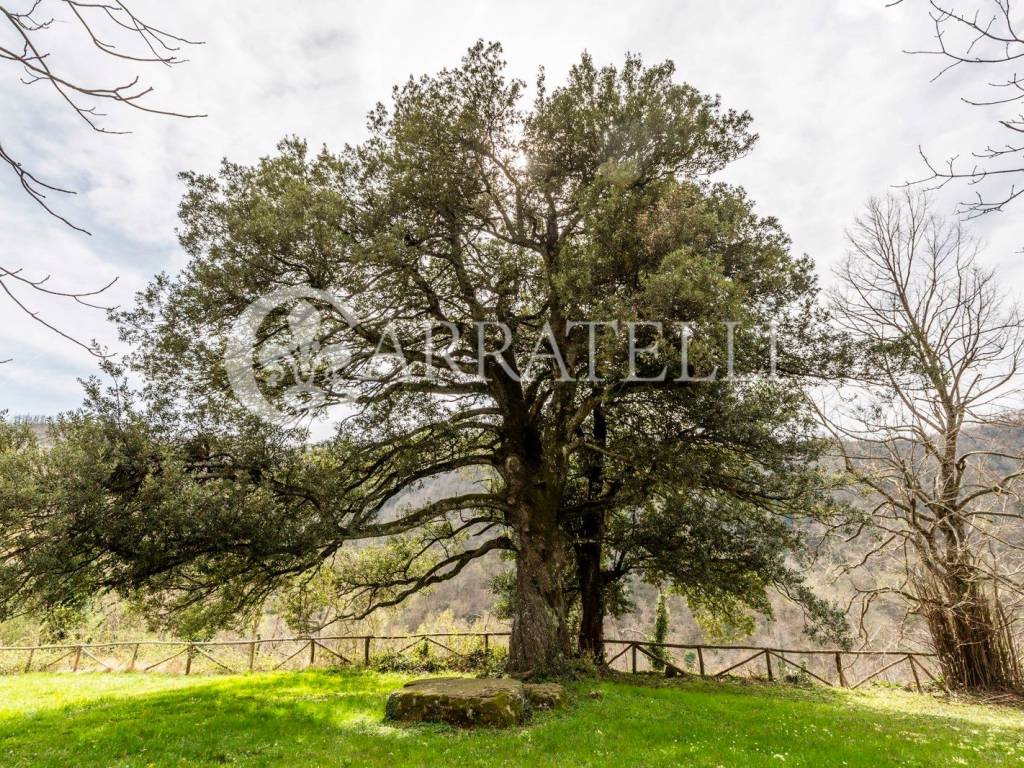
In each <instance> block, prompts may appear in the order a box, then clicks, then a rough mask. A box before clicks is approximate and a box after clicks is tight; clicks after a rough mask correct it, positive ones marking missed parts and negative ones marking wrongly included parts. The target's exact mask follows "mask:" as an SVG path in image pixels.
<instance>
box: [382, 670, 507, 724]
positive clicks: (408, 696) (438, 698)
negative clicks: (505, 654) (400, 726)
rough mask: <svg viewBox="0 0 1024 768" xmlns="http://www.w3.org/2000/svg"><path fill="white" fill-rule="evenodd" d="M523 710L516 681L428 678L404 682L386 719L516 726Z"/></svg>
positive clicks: (390, 699) (390, 701) (390, 702)
mask: <svg viewBox="0 0 1024 768" xmlns="http://www.w3.org/2000/svg"><path fill="white" fill-rule="evenodd" d="M525 711H526V692H525V690H524V689H523V684H522V683H521V682H520V681H518V680H506V679H499V678H465V677H458V678H432V679H427V680H413V681H412V682H411V683H406V685H405V687H404V688H400V689H398V690H397V691H395V692H394V693H392V694H391V695H390V696H388V702H387V708H386V712H387V717H388V719H389V720H399V721H404V722H421V721H425V722H435V723H437V722H440V723H451V724H452V725H462V726H470V725H487V726H496V727H507V726H511V725H518V724H519V723H521V722H522V720H523V713H524V712H525Z"/></svg>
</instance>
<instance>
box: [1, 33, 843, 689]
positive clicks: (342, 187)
mask: <svg viewBox="0 0 1024 768" xmlns="http://www.w3.org/2000/svg"><path fill="white" fill-rule="evenodd" d="M504 67H505V65H504V63H503V61H502V60H501V55H500V48H499V47H498V46H496V45H485V44H483V43H480V44H477V45H476V46H474V47H473V48H472V49H470V51H469V53H468V54H467V55H466V57H465V58H464V60H463V62H462V64H461V65H460V66H459V67H457V68H454V69H450V70H444V71H442V72H440V73H439V74H437V75H435V76H431V77H423V78H420V79H411V80H409V81H408V82H407V83H406V84H405V85H403V86H401V87H398V88H396V89H395V91H394V94H393V104H392V106H391V107H390V108H385V107H384V106H383V105H379V106H378V107H377V108H376V109H375V110H374V111H373V112H372V113H371V115H370V118H369V124H368V128H369V134H370V135H369V138H368V139H367V140H366V141H364V142H363V143H361V144H359V145H358V146H353V147H346V148H345V149H344V150H343V151H342V152H341V153H339V154H333V153H331V152H329V151H327V150H326V149H325V150H323V151H322V152H320V153H318V154H316V155H315V156H310V154H309V152H308V150H307V148H306V146H305V145H304V144H303V143H302V142H301V141H298V140H289V141H286V142H284V143H282V144H281V146H280V147H279V153H278V154H277V155H275V156H273V157H269V158H266V159H264V160H262V161H260V162H259V163H257V164H255V165H253V166H241V165H236V164H233V163H229V162H225V164H224V165H223V167H222V169H221V171H220V173H219V175H218V176H205V175H199V174H185V176H184V178H185V180H186V181H187V183H188V192H187V194H186V196H185V199H184V201H183V203H182V207H181V217H182V229H181V242H182V244H183V246H184V247H185V249H186V250H187V252H188V254H189V257H190V262H189V265H188V267H187V268H186V270H185V271H184V272H183V273H182V274H181V275H180V276H178V277H176V278H168V277H161V278H159V279H158V280H156V281H155V282H154V283H153V285H152V286H150V288H149V289H148V290H147V291H146V292H145V293H144V294H143V295H142V296H141V297H140V301H139V304H138V306H137V307H136V308H135V309H134V310H132V311H130V312H127V313H124V314H123V315H121V316H120V318H119V320H120V323H121V327H122V329H123V331H124V334H125V338H126V339H127V340H128V341H129V342H131V343H132V344H133V345H134V347H135V349H136V354H135V355H134V356H133V358H132V360H131V364H132V365H133V366H134V368H135V370H136V371H137V372H138V373H140V374H141V375H142V376H143V380H144V382H145V386H144V390H143V398H144V400H145V402H146V407H145V408H144V409H143V413H142V414H141V415H140V412H139V411H138V410H136V409H133V408H132V407H129V406H126V404H125V402H124V400H123V399H121V394H122V393H120V392H119V393H118V396H117V397H105V396H102V395H101V394H100V393H99V392H98V390H94V391H93V393H92V395H93V405H94V408H95V412H94V415H93V416H90V417H88V418H84V419H75V420H72V421H71V422H69V423H68V424H67V425H65V426H64V427H63V428H62V429H63V430H64V432H63V434H64V435H65V436H66V439H65V440H64V441H63V447H62V449H61V450H60V451H57V452H56V453H55V456H56V459H57V460H59V461H63V462H65V464H64V466H65V467H67V466H70V465H72V464H75V465H78V466H82V465H85V466H89V467H94V468H96V470H95V477H96V478H98V482H97V483H96V484H92V485H88V484H86V485H80V486H76V487H75V488H74V489H73V490H72V491H71V492H68V491H67V489H66V488H65V489H64V490H63V491H62V494H63V509H64V513H63V514H61V515H56V516H54V515H52V514H50V512H52V509H51V508H50V507H48V506H47V504H45V503H44V504H43V505H42V506H43V507H46V509H45V511H42V510H37V511H36V513H35V515H34V517H33V519H34V520H35V521H36V523H34V525H36V526H37V529H36V530H35V531H34V532H33V533H32V534H31V535H30V536H28V537H26V536H21V537H20V538H19V541H20V545H19V546H20V548H19V549H18V553H17V554H16V555H14V556H12V557H9V559H8V563H9V564H10V567H11V568H12V569H13V570H15V571H18V570H19V569H20V570H21V571H25V570H28V571H33V572H34V573H35V574H36V576H35V577H34V580H31V579H30V580H27V581H21V582H18V583H19V584H22V585H24V584H32V585H34V588H36V589H40V590H42V591H44V592H46V591H52V594H53V597H54V599H60V595H61V594H64V589H65V586H64V585H65V582H64V581H62V579H63V578H64V576H62V575H61V574H65V575H66V574H69V573H74V574H75V575H76V577H77V576H78V575H79V574H86V573H90V574H92V576H91V577H90V578H91V579H92V580H91V581H90V583H92V584H95V583H99V584H100V585H102V586H104V587H128V588H137V587H146V588H147V589H149V590H151V591H155V592H160V591H162V592H164V593H173V594H175V595H178V597H179V598H180V600H179V603H178V604H179V605H190V604H192V603H194V602H195V601H197V600H199V599H201V598H203V599H205V598H210V597H213V596H216V597H219V598H222V599H223V602H224V603H225V604H232V605H235V606H238V605H241V604H243V603H245V602H246V601H252V600H256V599H259V598H261V597H264V596H265V595H266V594H267V592H268V591H269V590H272V589H274V588H275V585H279V584H280V583H281V580H282V579H285V578H291V577H294V576H295V575H296V574H303V573H308V572H311V571H313V570H315V569H317V568H319V567H322V566H323V564H324V563H325V562H329V561H334V560H339V559H340V560H342V561H344V565H345V567H344V568H343V569H342V572H343V577H342V579H341V581H342V583H344V584H346V585H347V588H348V589H349V590H350V592H351V595H352V599H353V611H354V612H365V611H368V610H372V609H373V608H374V607H377V606H380V605H387V604H394V603H397V602H399V601H401V600H402V599H404V598H405V597H406V596H408V595H410V594H412V593H414V592H416V591H417V590H420V589H422V588H424V587H426V586H429V585H430V584H433V583H436V582H438V581H440V580H443V579H446V578H451V577H452V576H454V575H456V574H457V573H459V572H460V571H461V570H462V569H463V568H464V567H465V566H466V564H467V563H469V562H472V561H473V560H474V559H477V558H480V557H483V556H486V555H488V554H490V553H493V552H496V551H506V552H508V553H511V554H512V556H514V559H515V563H516V569H515V581H514V586H513V590H512V594H513V596H512V609H513V610H512V613H513V617H514V621H513V631H512V639H511V648H510V668H511V670H512V671H514V672H518V673H529V672H535V673H540V672H548V671H557V670H559V669H561V668H563V667H564V665H565V663H566V660H567V659H568V657H570V656H571V655H572V653H573V650H574V649H573V643H572V638H571V637H570V631H569V626H568V622H567V611H568V606H569V602H570V600H572V599H574V598H575V597H578V598H579V599H580V601H581V605H582V609H583V621H582V626H581V631H580V638H579V649H580V650H582V651H584V652H589V653H597V654H599V653H600V646H601V625H602V624H603V617H604V611H605V603H606V600H607V594H608V590H609V589H611V588H612V587H613V586H614V585H615V584H616V583H618V582H621V580H623V579H625V578H627V577H630V576H632V575H636V574H639V575H642V576H644V577H647V578H649V579H651V580H656V581H667V582H670V583H673V584H675V585H676V586H678V587H681V588H684V589H685V590H686V591H687V594H688V595H689V596H690V597H691V598H692V599H693V600H694V601H700V600H704V601H705V602H706V603H707V604H709V605H714V604H715V603H716V602H721V601H730V600H738V601H740V602H745V604H747V605H751V606H754V607H764V606H765V605H766V601H765V599H764V594H765V590H766V589H768V588H770V587H772V586H779V587H782V588H783V589H787V590H789V591H791V592H794V591H795V592H796V593H798V594H799V596H801V598H802V599H804V601H805V602H808V603H811V602H812V601H810V600H809V599H808V598H809V593H807V592H806V590H805V589H804V588H803V587H802V584H801V582H800V578H799V575H798V574H797V573H796V572H795V571H794V570H793V567H792V563H791V562H788V561H787V556H788V555H790V554H792V553H793V552H794V551H796V550H798V549H799V546H800V536H799V527H798V524H799V518H800V517H801V516H815V515H819V514H823V513H824V512H825V511H826V510H827V507H828V504H827V498H826V496H825V494H824V492H823V487H822V483H821V478H820V477H819V475H818V473H817V471H816V470H815V469H813V467H812V466H811V463H812V462H813V460H814V458H815V457H816V455H817V451H818V447H819V446H818V444H817V443H816V442H815V441H814V440H813V439H812V437H811V427H810V420H809V418H808V413H807V410H806V407H805V401H804V399H803V396H802V391H801V388H800V384H801V377H803V376H805V375H807V374H808V373H810V372H816V373H819V374H821V373H824V371H825V367H824V366H825V365H826V363H827V361H828V360H829V358H830V356H831V355H832V351H831V350H825V351H822V349H820V348H819V347H818V346H816V332H815V320H816V315H815V312H814V292H815V287H814V280H813V276H812V273H811V267H810V263H809V261H808V260H807V259H806V258H803V259H800V258H794V257H793V256H791V255H790V253H789V243H788V240H787V238H786V236H785V235H784V233H783V232H782V231H781V229H780V227H779V226H778V224H777V222H776V221H775V220H773V219H771V218H765V217H761V216H758V215H757V214H755V213H754V211H753V206H752V203H751V202H750V201H749V200H748V199H747V198H746V196H745V194H744V193H743V191H742V190H741V189H738V188H735V187H730V186H728V185H726V184H723V183H713V182H712V181H710V180H709V177H710V176H711V175H712V174H716V173H718V172H720V171H722V170H723V169H724V168H725V167H726V166H727V165H728V163H730V162H731V161H732V160H734V159H736V158H738V157H740V156H741V155H743V154H744V153H746V152H747V151H748V150H749V149H750V148H751V146H752V145H753V143H754V141H755V139H756V136H755V135H754V134H752V133H751V132H750V129H749V125H750V117H749V116H748V115H747V114H746V113H737V112H734V111H729V110H725V109H723V108H722V107H721V106H720V105H719V102H718V100H717V98H712V97H709V96H705V95H703V94H701V93H699V92H698V91H696V90H695V89H694V88H692V87H690V86H688V85H684V84H679V83H676V82H674V81H673V74H674V71H673V66H672V65H671V64H670V63H664V64H660V65H657V66H652V67H647V66H644V65H643V64H642V62H641V61H640V59H639V58H636V57H627V59H626V61H625V63H624V65H623V66H622V67H621V68H615V67H604V68H598V67H596V66H595V65H594V64H593V62H592V61H591V59H590V58H589V57H588V56H584V57H582V59H581V60H580V61H579V63H578V64H576V65H575V66H574V67H573V68H572V69H571V71H570V73H569V76H568V79H567V81H566V83H565V85H563V86H561V87H559V88H556V89H554V90H548V89H547V88H546V87H545V83H544V79H543V77H541V78H539V80H538V83H537V90H536V93H535V94H534V96H533V100H532V104H530V106H529V108H525V107H524V101H525V95H524V94H525V84H524V83H523V82H521V81H518V80H514V79H509V78H508V77H507V76H506V75H505V72H504ZM295 291H298V293H299V294H301V296H300V297H299V298H298V299H297V300H292V301H288V302H284V301H281V302H278V301H277V300H276V299H275V301H271V302H269V303H267V304H266V308H267V311H266V312H265V313H264V314H263V315H261V316H260V318H259V321H258V322H256V321H253V322H252V323H251V324H250V326H249V327H248V328H247V332H249V333H251V338H250V341H251V342H252V346H253V347H254V349H248V348H247V347H246V348H242V349H239V348H237V344H234V343H233V340H235V341H237V338H238V333H239V328H238V326H237V323H238V320H239V318H246V317H248V316H249V315H247V312H249V311H251V310H250V309H249V308H250V307H251V305H252V303H253V302H254V301H257V300H259V299H261V297H266V296H273V297H278V298H280V297H284V296H288V295H292V293H289V292H293V293H294V292H295ZM318 292H322V293H318ZM327 295H329V296H330V298H325V297H326V296H327ZM271 305H273V306H271ZM586 321H589V322H591V323H593V322H595V321H601V322H613V323H617V325H616V326H612V325H593V324H591V325H586V324H582V325H581V324H580V323H581V322H586ZM655 323H661V324H662V325H661V327H658V326H656V325H655ZM680 323H688V324H689V325H686V326H684V325H680ZM770 326H773V327H775V328H776V331H777V335H778V338H779V343H778V344H777V345H773V344H772V332H771V330H770ZM425 327H429V328H430V329H431V333H430V334H427V333H425ZM555 347H557V353H556V350H555ZM481 349H483V350H484V351H485V352H487V354H485V355H483V356H481V355H480V354H479V353H480V351H481ZM637 350H642V351H640V352H638V351H637ZM684 350H685V352H684ZM773 350H774V351H773ZM399 352H401V356H402V359H401V360H399V359H398V356H397V353H399ZM226 353H227V356H228V362H229V365H228V369H237V366H238V365H241V366H242V368H244V369H246V370H248V369H249V367H250V366H251V367H252V368H254V370H255V373H254V375H253V379H252V383H254V385H255V387H256V389H257V390H258V393H259V397H258V399H259V400H260V401H261V402H267V403H274V404H276V405H277V406H278V407H280V408H282V409H284V410H285V411H288V412H291V413H294V414H296V415H297V416H298V415H300V414H301V415H310V414H313V415H315V414H320V413H325V412H329V411H331V409H332V408H333V409H335V410H334V411H333V413H334V414H335V415H336V416H337V415H340V416H343V417H344V418H343V419H342V420H341V422H340V424H339V426H338V429H337V435H336V437H335V438H334V439H333V440H330V441H327V442H325V443H323V444H320V445H316V446H312V447H302V446H301V445H297V444H296V443H295V442H294V441H292V442H289V438H288V430H287V429H283V430H278V429H276V428H269V427H265V426H260V425H259V423H258V421H257V420H255V419H254V418H251V417H248V416H246V415H245V413H244V410H243V409H242V408H241V407H240V405H239V403H238V402H237V400H236V399H235V397H234V394H233V393H232V389H231V386H230V384H231V380H232V379H231V376H230V375H229V372H228V370H226V369H225V365H224V360H225V354H226ZM382 353H389V354H390V356H386V355H383V354H382ZM772 362H774V363H775V364H776V368H777V371H778V373H779V375H778V376H775V377H771V376H768V375H767V371H768V367H769V365H770V364H771V363H772ZM730 366H731V368H732V369H733V370H734V371H735V372H736V375H735V376H732V377H730V376H727V375H726V374H727V371H728V370H729V369H730ZM663 368H665V369H667V375H665V376H659V374H660V373H661V371H662V369H663ZM716 371H717V375H715V374H716ZM96 414H98V415H99V418H98V419H97V418H96ZM83 434H84V435H86V437H85V438H83V437H82V435H83ZM76 435H77V437H75V436H76ZM104 444H108V445H112V446H115V447H113V448H111V449H109V450H104V449H102V448H100V447H98V446H102V445H104ZM58 474H59V473H52V474H50V475H48V477H49V481H48V482H50V483H52V484H53V486H58V487H63V486H61V484H60V481H59V480H58V479H55V478H56V477H57V475H58ZM453 476H462V477H464V478H466V481H467V482H466V484H465V485H464V486H462V487H460V489H459V490H457V491H455V492H449V493H437V492H435V491H432V489H433V488H435V487H436V486H437V484H438V483H440V482H444V481H445V480H446V479H450V478H452V477H453ZM44 485H45V483H44ZM48 495H49V496H50V497H52V495H53V489H52V487H51V488H50V490H48V491H46V492H44V493H42V494H41V497H42V498H47V497H48ZM58 495H60V494H58ZM183 500H187V501H183ZM33 537H35V538H34V539H33ZM29 539H32V540H34V541H36V542H39V543H40V544H41V546H42V549H43V550H44V551H49V552H50V556H49V557H48V558H47V559H48V562H49V563H50V564H51V565H52V564H53V563H54V562H55V561H60V560H62V559H64V558H66V562H65V564H64V565H63V566H62V567H61V568H59V569H57V570H56V571H54V570H50V571H47V572H45V573H44V572H43V571H42V570H41V569H39V568H38V567H37V565H36V563H37V562H38V560H36V561H33V560H32V557H30V556H28V555H24V556H23V554H24V553H25V552H28V551H31V550H32V549H33V547H31V546H28V547H26V546H25V542H26V541H27V540H29ZM354 540H372V541H373V542H375V543H376V544H377V546H374V547H372V548H370V549H364V550H360V551H359V552H358V553H356V554H352V553H350V550H349V548H347V547H345V545H346V544H348V543H351V542H352V541H354ZM53 541H60V542H64V543H65V544H64V545H63V548H62V549H58V550H54V549H53V548H52V547H50V548H49V549H48V546H49V545H48V544H46V542H53ZM67 542H74V546H73V547H71V546H67V545H66V543H67ZM11 551H12V548H8V549H7V552H8V553H10V552H11ZM55 551H60V552H61V553H62V554H61V555H60V556H55V555H54V552H55ZM817 607H818V608H820V607H821V606H820V605H818V606H817ZM833 618H834V617H833Z"/></svg>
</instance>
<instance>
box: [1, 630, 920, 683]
mask: <svg viewBox="0 0 1024 768" xmlns="http://www.w3.org/2000/svg"><path fill="white" fill-rule="evenodd" d="M510 634H511V633H509V632H501V631H496V632H429V633H417V634H386V635H329V636H328V635H325V636H295V637H270V638H261V637H255V638H249V639H236V640H116V641H108V642H89V643H69V644H46V645H16V646H0V674H14V673H25V672H46V671H72V672H81V671H110V672H114V671H117V672H164V673H168V674H185V675H190V674H206V673H214V672H227V673H235V674H237V673H242V672H255V671H278V670H300V669H311V668H317V667H337V666H353V667H356V666H363V667H369V666H371V665H372V664H373V663H374V662H375V660H377V659H379V658H380V657H382V656H384V655H388V654H390V655H391V656H392V657H395V656H403V655H410V654H413V653H416V652H419V653H420V654H423V655H430V654H433V655H434V656H437V657H440V658H452V657H454V658H460V659H466V660H469V659H470V657H471V656H472V655H473V654H479V653H481V652H482V653H483V654H485V655H486V654H489V653H493V652H495V651H497V650H498V649H499V648H502V647H504V646H506V645H507V641H508V638H509V636H510ZM604 642H605V647H606V653H605V660H606V664H607V665H608V666H609V667H610V668H612V669H615V670H617V671H620V672H627V673H650V672H655V671H657V672H663V673H664V674H666V675H669V676H673V675H680V676H682V675H693V676H699V677H703V678H709V679H713V678H719V679H720V678H723V677H726V676H734V677H735V676H747V677H758V678H762V679H767V680H769V681H777V680H784V681H790V682H796V681H803V682H816V683H820V684H822V685H827V686H833V687H842V688H859V687H860V686H862V685H864V684H865V683H868V682H870V681H872V680H879V681H883V682H887V683H890V684H895V685H901V686H913V687H915V688H916V689H917V690H919V691H920V690H923V687H924V685H925V683H927V682H928V681H930V682H932V683H935V684H938V683H939V674H938V672H937V670H936V669H935V657H934V654H931V653H927V652H924V651H902V650H888V651H870V650H859V651H847V650H840V649H792V648H773V647H766V646H757V645H708V644H696V643H693V644H688V643H655V642H650V641H645V640H624V639H606V640H605V641H604Z"/></svg>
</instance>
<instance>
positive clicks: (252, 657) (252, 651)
mask: <svg viewBox="0 0 1024 768" xmlns="http://www.w3.org/2000/svg"><path fill="white" fill-rule="evenodd" d="M259 639H260V636H259V635H258V634H257V635H256V637H254V638H253V641H252V642H251V643H249V671H250V672H252V670H253V668H254V667H255V666H256V643H257V641H259Z"/></svg>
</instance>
